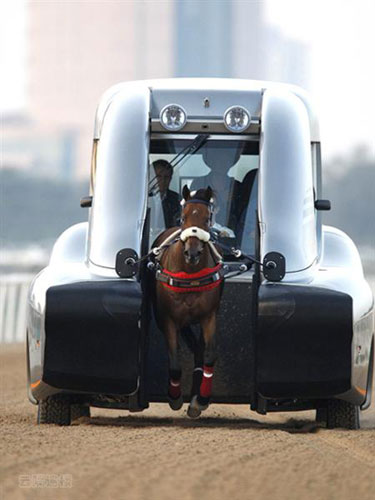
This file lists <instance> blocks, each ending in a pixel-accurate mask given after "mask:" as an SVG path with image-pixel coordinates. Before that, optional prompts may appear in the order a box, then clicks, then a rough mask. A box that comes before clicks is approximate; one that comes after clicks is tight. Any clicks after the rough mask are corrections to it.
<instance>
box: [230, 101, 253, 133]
mask: <svg viewBox="0 0 375 500" xmlns="http://www.w3.org/2000/svg"><path fill="white" fill-rule="evenodd" d="M250 122H251V116H250V113H249V112H248V111H247V109H245V108H243V107H242V106H231V107H230V108H228V109H227V110H226V112H225V113H224V125H225V126H226V128H227V129H228V130H230V131H231V132H243V131H244V130H246V129H247V127H248V126H249V125H250Z"/></svg>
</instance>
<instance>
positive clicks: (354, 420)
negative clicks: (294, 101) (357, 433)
mask: <svg viewBox="0 0 375 500" xmlns="http://www.w3.org/2000/svg"><path fill="white" fill-rule="evenodd" d="M326 422H327V429H336V428H338V427H342V428H343V429H352V430H356V429H359V427H360V423H359V406H356V405H353V404H351V403H348V402H347V401H342V400H341V399H330V400H329V401H328V404H327V420H326Z"/></svg>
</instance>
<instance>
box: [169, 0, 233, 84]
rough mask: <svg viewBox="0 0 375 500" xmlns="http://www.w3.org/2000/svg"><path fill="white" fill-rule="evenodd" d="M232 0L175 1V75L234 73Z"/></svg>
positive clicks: (224, 74) (217, 75) (210, 75)
mask: <svg viewBox="0 0 375 500" xmlns="http://www.w3.org/2000/svg"><path fill="white" fill-rule="evenodd" d="M233 6H234V4H233V3H232V1H231V0H221V1H220V2H218V1H217V0H205V1H204V2H192V1H191V0H179V1H178V2H176V3H175V12H174V17H175V27H174V33H175V42H174V46H175V51H174V75H175V76H181V77H183V76H185V77H189V76H193V77H194V76H203V77H230V76H231V75H232V34H233V28H234V27H233V23H232V11H233Z"/></svg>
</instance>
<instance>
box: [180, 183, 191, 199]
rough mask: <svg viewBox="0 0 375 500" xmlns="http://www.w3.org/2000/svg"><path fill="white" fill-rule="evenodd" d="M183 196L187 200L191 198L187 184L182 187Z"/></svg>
mask: <svg viewBox="0 0 375 500" xmlns="http://www.w3.org/2000/svg"><path fill="white" fill-rule="evenodd" d="M182 196H183V197H184V200H185V201H188V199H189V198H190V189H189V188H188V187H187V184H185V186H184V187H183V188H182Z"/></svg>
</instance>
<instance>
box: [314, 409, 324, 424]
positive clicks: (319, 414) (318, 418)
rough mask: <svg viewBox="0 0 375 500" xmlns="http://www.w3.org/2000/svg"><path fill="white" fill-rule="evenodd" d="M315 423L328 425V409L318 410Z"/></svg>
mask: <svg viewBox="0 0 375 500" xmlns="http://www.w3.org/2000/svg"><path fill="white" fill-rule="evenodd" d="M315 421H316V422H319V423H327V408H317V410H316V417H315Z"/></svg>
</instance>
